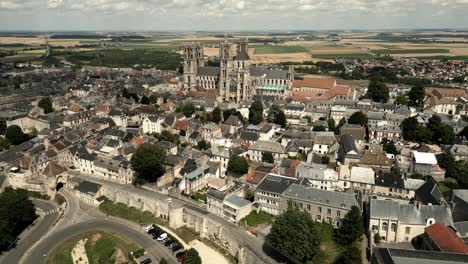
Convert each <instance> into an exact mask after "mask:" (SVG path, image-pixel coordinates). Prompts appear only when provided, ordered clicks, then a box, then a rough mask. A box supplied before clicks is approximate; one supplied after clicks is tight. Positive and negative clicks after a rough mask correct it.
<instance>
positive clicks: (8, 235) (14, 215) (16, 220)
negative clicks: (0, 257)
mask: <svg viewBox="0 0 468 264" xmlns="http://www.w3.org/2000/svg"><path fill="white" fill-rule="evenodd" d="M36 217H37V215H36V211H35V209H34V204H33V203H32V201H31V200H29V199H28V194H27V192H26V191H25V190H22V189H17V190H13V189H12V188H11V187H6V188H5V190H4V191H3V192H1V193H0V253H1V252H4V251H6V250H8V249H9V248H11V247H13V246H14V245H15V244H14V243H15V241H16V238H17V237H18V235H19V234H20V233H21V232H22V231H23V230H24V229H25V228H26V227H28V226H29V225H30V224H32V223H33V222H34V220H35V219H36Z"/></svg>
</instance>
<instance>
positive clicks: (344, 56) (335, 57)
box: [312, 53, 375, 59]
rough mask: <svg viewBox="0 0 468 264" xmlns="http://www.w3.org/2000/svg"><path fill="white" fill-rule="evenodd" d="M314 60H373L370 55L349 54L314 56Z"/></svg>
mask: <svg viewBox="0 0 468 264" xmlns="http://www.w3.org/2000/svg"><path fill="white" fill-rule="evenodd" d="M312 58H317V59H340V58H341V59H373V58H375V57H374V56H373V55H372V54H369V53H349V54H312Z"/></svg>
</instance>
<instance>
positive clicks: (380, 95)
mask: <svg viewBox="0 0 468 264" xmlns="http://www.w3.org/2000/svg"><path fill="white" fill-rule="evenodd" d="M367 89H368V90H367V94H366V97H367V98H370V99H372V101H374V102H380V103H386V102H387V101H388V98H389V97H390V96H389V91H388V87H387V85H385V83H383V82H378V81H371V82H370V83H369V86H368V88H367Z"/></svg>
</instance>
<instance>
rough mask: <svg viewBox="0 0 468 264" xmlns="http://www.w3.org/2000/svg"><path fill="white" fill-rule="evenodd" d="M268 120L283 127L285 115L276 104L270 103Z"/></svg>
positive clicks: (285, 123) (284, 125) (285, 122)
mask: <svg viewBox="0 0 468 264" xmlns="http://www.w3.org/2000/svg"><path fill="white" fill-rule="evenodd" d="M268 121H269V122H272V123H275V124H278V125H280V126H281V127H282V128H285V127H286V125H287V120H286V115H285V114H284V111H283V110H281V108H280V107H279V106H278V105H275V104H274V105H272V106H271V108H270V111H269V112H268Z"/></svg>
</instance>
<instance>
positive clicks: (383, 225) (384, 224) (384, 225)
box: [382, 222, 388, 230]
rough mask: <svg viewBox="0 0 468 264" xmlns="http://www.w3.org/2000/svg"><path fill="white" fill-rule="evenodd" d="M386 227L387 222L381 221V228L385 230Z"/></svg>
mask: <svg viewBox="0 0 468 264" xmlns="http://www.w3.org/2000/svg"><path fill="white" fill-rule="evenodd" d="M387 229H388V223H387V222H383V223H382V230H387Z"/></svg>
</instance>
